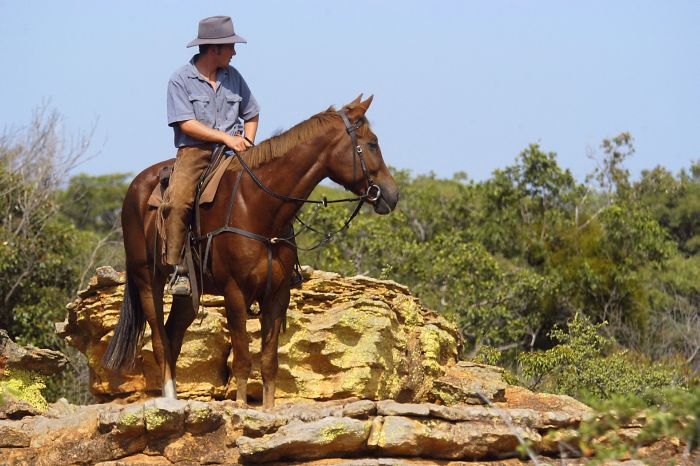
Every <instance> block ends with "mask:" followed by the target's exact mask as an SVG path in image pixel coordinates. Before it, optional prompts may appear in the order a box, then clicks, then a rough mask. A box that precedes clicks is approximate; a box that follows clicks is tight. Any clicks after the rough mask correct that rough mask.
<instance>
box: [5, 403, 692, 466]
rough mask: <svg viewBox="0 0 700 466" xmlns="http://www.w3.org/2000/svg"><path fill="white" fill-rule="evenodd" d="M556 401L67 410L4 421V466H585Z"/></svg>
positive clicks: (572, 421) (569, 417)
mask: <svg viewBox="0 0 700 466" xmlns="http://www.w3.org/2000/svg"><path fill="white" fill-rule="evenodd" d="M533 396H535V397H536V396H537V395H533ZM540 401H541V400H540ZM562 403H563V404H564V405H565V406H567V410H550V411H542V410H540V409H537V406H538V404H537V403H536V404H535V405H534V406H528V405H515V406H508V405H506V404H504V405H502V406H500V407H495V406H494V407H488V406H467V405H462V406H453V407H446V406H443V405H437V404H431V403H421V404H408V403H397V402H394V401H379V402H376V401H372V400H358V399H356V398H354V399H347V400H334V401H327V402H304V403H299V404H293V403H292V404H286V405H280V406H278V407H276V408H274V409H271V410H259V409H252V408H249V407H246V406H241V405H240V404H237V403H235V402H233V401H230V400H225V401H212V402H201V401H194V400H189V401H183V400H179V401H164V400H163V399H156V400H150V401H146V402H137V403H133V404H130V405H126V406H124V405H118V404H103V405H92V406H82V407H70V406H65V405H63V406H60V407H58V408H55V407H54V408H52V410H49V412H48V413H47V414H46V415H44V416H37V417H31V418H25V419H23V420H19V421H0V464H32V465H37V466H41V465H52V466H53V465H56V464H99V465H102V466H107V465H110V466H117V465H137V464H140V465H145V464H162V465H169V464H323V465H328V464H343V465H353V466H359V465H406V464H423V465H438V464H440V465H447V464H454V465H457V464H461V465H464V464H465V463H464V462H472V461H479V462H480V463H479V464H486V463H483V462H487V461H494V463H493V464H510V465H516V464H517V465H519V464H527V463H529V464H532V463H531V461H532V460H538V462H540V464H543V463H544V462H545V461H546V462H548V463H550V464H551V463H554V462H556V464H580V460H579V461H575V462H572V461H571V460H566V459H565V458H561V459H556V460H553V458H554V457H558V456H559V455H560V453H561V452H566V453H568V456H569V457H571V456H574V457H575V456H577V455H580V454H581V453H580V452H578V451H577V450H576V448H575V446H576V441H575V440H576V439H575V438H574V437H572V435H571V432H572V431H571V429H573V428H575V427H576V426H578V424H579V423H580V422H581V420H582V419H584V418H585V417H587V416H589V415H590V411H589V410H588V408H586V407H585V406H583V405H581V404H580V403H579V404H578V405H576V404H574V403H572V402H571V400H570V399H569V400H567V399H563V400H562ZM555 425H556V426H555ZM552 432H560V433H561V435H560V438H562V439H565V440H566V444H565V446H566V448H564V447H563V446H562V445H564V444H558V443H557V442H554V441H552V440H551V437H552V436H551V434H552ZM625 435H630V436H634V435H635V429H627V431H625ZM525 452H528V453H525ZM681 452H682V447H680V446H679V447H678V448H677V449H676V450H675V455H676V459H678V460H680V461H679V463H678V464H686V463H684V461H683V458H682V456H681ZM541 455H547V456H549V458H542V456H541ZM506 458H511V459H510V460H506ZM517 458H522V459H523V461H521V460H519V459H517ZM692 460H693V458H688V461H692ZM316 461H318V463H316ZM453 462H454V463H453ZM470 464H471V463H470ZM629 464H630V466H632V465H633V464H635V463H629ZM687 464H692V463H689V462H687Z"/></svg>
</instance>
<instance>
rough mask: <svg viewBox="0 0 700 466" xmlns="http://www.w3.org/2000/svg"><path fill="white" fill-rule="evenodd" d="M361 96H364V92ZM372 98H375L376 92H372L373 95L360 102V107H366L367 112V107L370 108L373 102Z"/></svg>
mask: <svg viewBox="0 0 700 466" xmlns="http://www.w3.org/2000/svg"><path fill="white" fill-rule="evenodd" d="M360 96H362V94H360ZM372 99H374V94H372V95H371V96H369V97H368V98H367V100H365V101H364V102H360V107H362V108H364V109H365V112H366V111H367V109H368V108H369V106H370V105H371V104H372Z"/></svg>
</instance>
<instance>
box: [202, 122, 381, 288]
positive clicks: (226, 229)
mask: <svg viewBox="0 0 700 466" xmlns="http://www.w3.org/2000/svg"><path fill="white" fill-rule="evenodd" d="M338 114H339V115H340V117H341V119H342V120H343V123H344V125H345V131H346V132H347V133H348V135H349V136H350V139H351V142H352V146H353V185H354V184H355V180H356V179H357V176H356V175H357V170H356V160H357V159H359V161H360V167H361V169H362V174H363V176H364V181H365V184H366V186H367V188H366V190H365V193H364V194H362V195H360V196H356V197H351V198H344V199H333V200H330V201H329V200H328V199H326V197H325V196H323V198H322V199H320V200H319V199H302V198H298V197H294V196H287V195H284V194H279V193H276V192H274V191H272V190H271V189H270V188H268V187H267V186H265V184H264V183H263V182H262V181H261V180H260V179H259V178H258V177H257V176H256V175H255V173H253V170H252V169H251V168H250V167H249V166H248V164H247V163H246V162H245V161H244V160H243V157H241V155H240V154H239V153H238V152H237V151H235V150H225V147H223V148H222V147H221V146H219V147H218V148H217V149H215V150H214V153H215V154H217V155H218V154H223V155H224V156H233V157H236V159H237V160H238V162H239V163H240V165H241V167H243V170H241V171H239V172H238V177H237V178H236V182H235V184H234V187H233V191H232V192H231V197H230V201H229V206H228V212H227V215H226V223H225V224H224V226H222V227H220V228H217V229H216V230H214V231H210V232H208V233H205V234H201V232H200V222H199V199H195V202H194V206H195V209H194V210H195V229H196V231H195V236H194V239H195V241H196V243H197V245H200V244H201V242H202V241H205V240H206V247H205V253H204V259H203V260H202V262H200V275H203V274H204V269H205V268H206V264H207V262H208V259H209V252H210V250H211V243H212V240H213V238H214V236H217V235H219V234H221V233H235V234H238V235H241V236H245V237H247V238H250V239H254V240H257V241H260V242H262V243H265V244H266V245H267V258H268V272H267V286H266V291H265V296H266V298H267V296H268V295H269V293H270V290H271V286H272V246H273V245H275V244H279V243H284V244H287V245H288V246H291V247H293V248H295V249H298V250H302V251H313V250H314V249H317V248H320V247H323V246H324V245H326V244H327V243H328V242H329V241H330V240H331V239H332V238H333V237H334V236H335V235H337V234H338V233H340V232H342V231H344V230H346V229H347V228H348V226H350V222H351V221H352V220H353V219H354V218H355V217H356V216H357V214H358V213H359V212H360V209H361V208H362V206H363V204H364V203H365V202H366V201H369V202H375V201H377V200H378V199H379V198H380V197H381V195H382V191H381V188H380V187H379V185H377V184H376V183H375V182H374V180H373V179H372V177H371V176H370V174H369V171H368V170H367V164H366V162H365V157H364V151H363V149H362V146H361V145H360V144H359V143H358V141H357V130H358V129H359V128H360V127H361V126H362V125H363V124H364V118H360V119H358V120H357V121H356V122H355V123H354V124H352V123H350V120H349V119H348V117H347V115H346V114H345V113H344V112H343V111H342V110H341V111H338ZM246 140H247V141H248V142H249V143H250V144H251V145H254V144H253V142H252V141H250V140H249V139H247V138H246ZM219 156H220V155H219ZM212 158H214V157H212ZM207 172H208V170H205V173H204V174H203V175H202V179H201V180H200V183H201V182H202V180H204V178H205V177H206V176H207V174H208V173H207ZM243 173H247V174H248V175H249V176H250V178H251V179H252V180H253V182H254V183H255V184H256V185H257V186H258V187H259V188H260V189H261V190H263V191H264V192H265V193H267V194H268V195H270V196H271V197H274V198H276V199H279V200H281V201H283V202H297V203H302V204H316V206H317V209H316V211H315V212H314V213H313V214H312V215H311V219H313V218H314V217H315V216H316V213H317V212H318V208H319V207H321V206H323V207H327V206H328V204H335V203H340V202H357V204H356V205H355V208H354V209H353V211H352V213H351V214H350V216H349V217H348V219H347V220H346V221H345V223H344V224H343V226H341V227H340V228H339V229H337V230H335V231H332V232H326V233H323V232H321V231H319V230H318V229H316V228H314V227H313V226H311V225H310V224H309V223H310V220H308V221H307V222H304V221H302V220H301V219H300V218H299V216H298V215H296V214H295V216H294V217H295V219H296V220H297V221H298V222H299V223H300V224H301V225H302V226H303V227H304V228H303V229H302V230H301V231H300V232H295V231H294V229H293V228H291V231H290V233H289V235H288V236H282V237H268V236H264V235H260V234H258V233H254V232H251V231H247V230H242V229H240V228H237V227H233V226H229V224H230V221H231V217H232V213H233V208H234V200H235V197H236V194H237V193H238V189H239V187H240V183H241V179H242V177H243ZM198 191H200V190H199V189H198ZM306 230H310V231H313V232H315V233H318V234H320V235H323V238H322V239H321V240H320V241H319V242H318V243H317V244H315V245H314V246H311V247H309V248H302V247H299V246H297V244H296V241H295V240H296V238H297V237H298V236H300V235H301V234H302V233H304V232H305V231H306ZM201 257H202V256H201V253H200V258H201ZM202 278H203V276H202Z"/></svg>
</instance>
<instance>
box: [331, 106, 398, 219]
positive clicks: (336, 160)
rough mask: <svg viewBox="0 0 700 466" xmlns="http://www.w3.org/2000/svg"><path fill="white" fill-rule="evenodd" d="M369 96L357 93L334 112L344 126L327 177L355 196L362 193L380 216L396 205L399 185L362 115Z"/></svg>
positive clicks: (365, 110)
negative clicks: (365, 96)
mask: <svg viewBox="0 0 700 466" xmlns="http://www.w3.org/2000/svg"><path fill="white" fill-rule="evenodd" d="M372 98H373V96H370V97H369V98H368V99H367V100H365V101H364V102H363V101H362V94H360V96H359V97H358V98H357V99H355V100H354V101H352V102H350V103H349V104H347V105H345V106H344V107H343V108H342V109H341V110H340V111H339V112H338V113H339V114H340V115H341V119H342V121H343V123H344V125H345V129H344V131H343V133H344V134H343V136H342V137H341V138H340V140H339V142H338V144H337V145H336V147H335V149H334V150H333V151H332V153H331V155H330V157H329V159H328V162H327V167H328V170H329V177H330V179H332V180H333V181H335V182H336V183H338V184H340V185H342V186H343V187H344V188H346V189H347V190H349V191H352V192H353V193H355V194H357V195H358V196H364V197H365V199H366V200H367V202H369V203H370V204H372V206H373V207H374V211H375V212H377V213H378V214H382V215H384V214H388V213H389V212H391V211H392V210H394V208H395V207H396V203H397V202H398V201H399V188H398V186H397V184H396V181H395V180H394V177H393V176H391V173H389V169H388V168H387V166H386V164H385V163H384V159H383V158H382V150H381V149H380V147H379V140H378V139H377V136H376V135H375V134H374V132H373V131H372V128H370V125H369V122H368V121H367V119H366V118H365V113H366V112H367V109H368V108H369V106H370V104H371V103H372Z"/></svg>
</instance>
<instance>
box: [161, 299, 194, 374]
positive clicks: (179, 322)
mask: <svg viewBox="0 0 700 466" xmlns="http://www.w3.org/2000/svg"><path fill="white" fill-rule="evenodd" d="M196 314H197V313H196V312H195V310H194V305H193V304H192V299H190V297H189V296H173V303H172V305H171V306H170V315H169V316H168V321H167V322H166V323H165V333H166V334H167V335H168V339H169V340H170V354H171V356H172V358H173V365H172V376H173V384H174V383H175V378H176V374H175V372H176V371H177V358H178V357H179V356H180V351H181V350H182V340H183V338H184V337H185V331H186V330H187V329H188V328H189V326H190V325H191V324H192V322H194V319H195V316H196Z"/></svg>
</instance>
